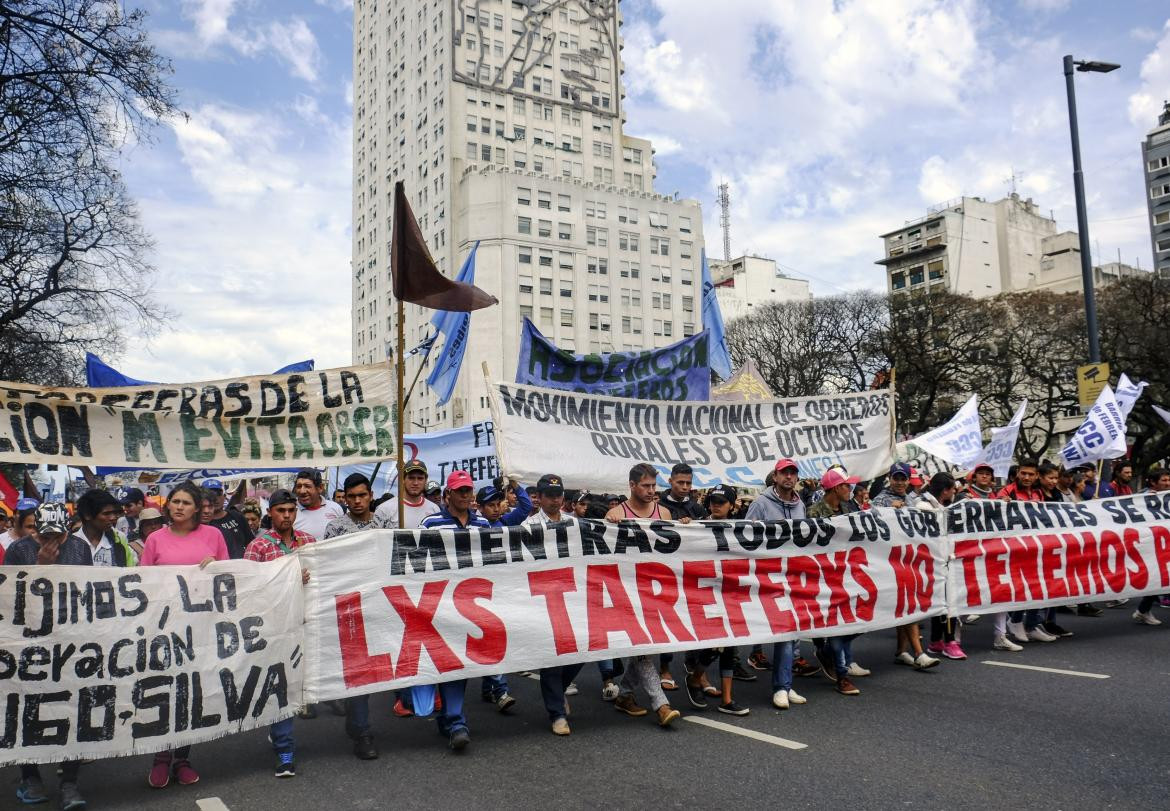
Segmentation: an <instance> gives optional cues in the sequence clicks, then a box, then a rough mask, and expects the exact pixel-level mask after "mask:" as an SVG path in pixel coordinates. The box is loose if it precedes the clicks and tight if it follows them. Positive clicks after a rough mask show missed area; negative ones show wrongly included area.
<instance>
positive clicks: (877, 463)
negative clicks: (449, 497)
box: [488, 383, 894, 491]
mask: <svg viewBox="0 0 1170 811" xmlns="http://www.w3.org/2000/svg"><path fill="white" fill-rule="evenodd" d="M488 393H489V398H490V400H491V405H492V414H493V416H494V418H495V425H496V445H497V454H498V455H499V457H500V465H501V466H502V467H503V468H504V469H505V470H506V471H507V472H508V473H515V474H517V475H519V476H520V477H521V479H522V480H523V481H536V480H537V479H539V478H540V477H541V476H543V475H544V474H546V473H556V474H557V475H559V476H561V477H562V478H563V479H564V480H565V481H566V482H568V483H569V484H570V486H572V487H582V488H588V489H590V490H599V491H606V490H611V489H613V488H616V487H621V485H622V484H623V483H624V482H626V481H628V480H629V472H630V468H631V467H632V466H633V465H635V464H637V463H638V462H649V463H650V464H652V465H654V467H655V468H657V469H658V471H659V472H660V473H661V474H662V479H663V481H665V480H666V477H667V476H668V475H669V473H670V468H671V466H672V465H673V464H674V463H675V462H687V463H688V464H690V465H691V466H692V467H693V468H694V486H695V487H711V486H713V485H715V484H719V483H723V484H731V485H751V486H755V487H760V486H762V485H763V483H764V477H765V476H767V474H768V473H769V472H770V471H771V470H772V468H773V467H774V466H775V464H776V461H777V460H779V459H783V458H791V459H794V460H795V461H796V463H797V466H798V467H799V468H800V475H801V477H804V478H818V479H819V478H820V477H821V474H822V473H824V471H825V470H827V469H828V468H829V466H830V465H834V464H842V465H844V466H845V468H846V469H847V470H848V471H849V472H850V474H852V475H855V476H860V477H861V478H862V479H870V478H873V477H874V476H877V475H878V474H879V473H882V472H884V469H886V468H888V467H889V465H890V463H891V462H892V461H893V451H894V403H893V395H892V393H891V392H890V391H889V390H882V391H866V392H858V393H855V394H833V395H824V396H820V397H805V398H795V399H787V400H765V401H761V402H756V403H711V402H706V403H662V402H656V401H653V400H650V401H647V400H626V399H620V398H616V397H597V396H592V395H588V394H575V393H571V392H563V391H550V390H549V389H539V388H535V387H532V386H513V385H511V384H510V383H495V384H492V385H489V386H488Z"/></svg>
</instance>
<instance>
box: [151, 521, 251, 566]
mask: <svg viewBox="0 0 1170 811" xmlns="http://www.w3.org/2000/svg"><path fill="white" fill-rule="evenodd" d="M207 557H213V558H215V559H216V560H228V559H229V558H230V557H231V556H230V555H229V554H228V550H227V543H226V542H225V541H224V539H223V533H222V532H220V531H219V530H218V529H216V528H215V527H213V526H209V525H207V524H200V525H199V526H198V527H196V528H195V531H194V532H189V533H187V534H186V535H176V534H175V533H173V532H171V528H170V527H163V528H162V529H158V530H155V531H154V532H152V533H151V534H150V537H149V538H147V539H146V548H145V549H143V550H142V557H140V558H139V559H138V565H139V566H196V565H198V564H200V563H202V562H203V559H204V558H207Z"/></svg>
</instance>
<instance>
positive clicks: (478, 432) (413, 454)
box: [336, 420, 536, 495]
mask: <svg viewBox="0 0 1170 811" xmlns="http://www.w3.org/2000/svg"><path fill="white" fill-rule="evenodd" d="M402 447H403V450H404V451H406V461H410V460H411V459H422V460H423V462H425V463H426V466H427V478H429V479H433V480H435V481H437V482H439V483H440V484H444V483H446V481H447V476H448V475H450V474H451V472H452V471H455V470H465V471H467V472H468V473H470V474H471V478H472V479H473V480H475V488H476V490H478V489H479V488H480V487H484V486H485V485H488V484H491V483H492V479H494V478H496V477H497V476H499V475H500V474H501V471H500V463H499V461H498V460H497V459H496V431H495V428H494V427H493V426H492V422H491V420H487V421H485V422H476V423H472V424H471V425H464V426H463V427H461V428H452V429H450V430H449V431H432V432H431V433H428V434H407V435H406V436H405V437H403V443H402ZM375 467H377V468H378V476H377V478H376V479H373V476H374V468H375ZM351 473H361V474H364V475H365V476H366V477H367V478H370V479H373V481H372V482H371V483H372V484H373V488H374V492H375V493H377V494H378V495H381V494H382V493H385V492H386V491H388V490H394V489H396V488H395V486H394V485H395V483H396V480H397V477H398V465H397V464H395V462H394V461H393V460H391V461H390V462H383V463H382V464H381V465H380V466H378V465H375V464H373V463H366V464H362V465H346V466H343V467H341V468H339V469H338V471H337V480H336V482H337V486H338V487H340V486H341V484H342V482H344V481H345V477H346V476H348V475H349V474H351ZM532 481H533V483H535V482H536V479H533V480H532Z"/></svg>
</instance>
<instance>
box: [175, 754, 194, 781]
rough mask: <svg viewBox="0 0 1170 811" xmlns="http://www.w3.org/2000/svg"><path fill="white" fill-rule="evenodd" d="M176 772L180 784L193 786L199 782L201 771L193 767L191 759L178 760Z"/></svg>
mask: <svg viewBox="0 0 1170 811" xmlns="http://www.w3.org/2000/svg"><path fill="white" fill-rule="evenodd" d="M174 772H175V779H176V780H178V781H179V785H180V786H193V785H195V784H196V783H198V782H199V772H197V771H195V770H194V769H192V768H191V761H189V760H176V761H175V766H174Z"/></svg>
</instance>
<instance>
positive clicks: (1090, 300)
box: [1064, 54, 1121, 363]
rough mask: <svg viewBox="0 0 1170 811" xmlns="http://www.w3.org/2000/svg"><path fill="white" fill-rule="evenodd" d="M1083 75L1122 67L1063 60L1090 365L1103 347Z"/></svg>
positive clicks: (1099, 355)
mask: <svg viewBox="0 0 1170 811" xmlns="http://www.w3.org/2000/svg"><path fill="white" fill-rule="evenodd" d="M1074 67H1075V68H1076V69H1077V70H1079V71H1081V72H1082V73H1084V72H1092V73H1109V72H1110V71H1112V70H1117V69H1118V68H1119V67H1121V65H1115V64H1114V63H1112V62H1092V61H1089V62H1085V61H1081V62H1078V61H1074V60H1073V58H1072V54H1069V55H1067V56H1065V57H1064V85H1065V90H1066V91H1067V93H1068V129H1069V135H1070V136H1071V138H1072V158H1073V188H1074V190H1075V192H1076V198H1077V233H1078V234H1079V236H1080V241H1081V283H1082V284H1083V285H1084V288H1085V321H1086V322H1087V326H1088V329H1089V362H1090V363H1100V362H1101V344H1100V341H1099V339H1098V337H1097V295H1096V291H1095V290H1094V285H1093V257H1092V254H1091V253H1090V247H1089V214H1088V211H1086V209H1085V177H1084V172H1082V170H1081V137H1080V134H1079V133H1078V131H1077V93H1076V88H1075V87H1074V86H1073V68H1074Z"/></svg>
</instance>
